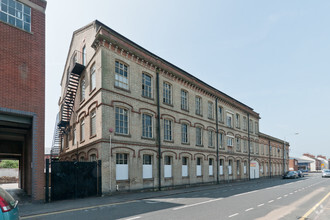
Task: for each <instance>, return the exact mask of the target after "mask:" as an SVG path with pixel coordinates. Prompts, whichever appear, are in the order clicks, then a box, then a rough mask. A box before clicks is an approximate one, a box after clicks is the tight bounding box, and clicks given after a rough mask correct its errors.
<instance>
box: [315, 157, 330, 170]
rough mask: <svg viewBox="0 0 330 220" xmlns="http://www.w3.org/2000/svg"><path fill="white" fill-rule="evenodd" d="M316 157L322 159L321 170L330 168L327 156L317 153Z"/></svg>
mask: <svg viewBox="0 0 330 220" xmlns="http://www.w3.org/2000/svg"><path fill="white" fill-rule="evenodd" d="M316 158H317V159H318V160H320V162H321V164H320V167H321V170H323V169H329V163H328V160H327V158H326V156H323V155H317V157H316Z"/></svg>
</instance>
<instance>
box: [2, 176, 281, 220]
mask: <svg viewBox="0 0 330 220" xmlns="http://www.w3.org/2000/svg"><path fill="white" fill-rule="evenodd" d="M278 179H279V177H273V178H272V179H257V180H250V181H249V182H250V183H252V182H254V183H261V182H265V181H267V182H271V181H276V180H278ZM246 183H247V182H246V181H242V182H232V183H228V182H226V183H220V184H211V185H202V186H191V187H187V188H180V189H172V190H162V191H147V192H126V193H125V192H120V193H115V194H112V195H107V196H102V197H88V198H83V199H75V200H62V201H54V202H50V203H32V202H31V198H30V197H29V196H27V195H26V194H25V193H24V192H23V191H22V190H21V189H17V188H16V189H10V186H4V185H6V184H3V185H0V186H1V187H3V188H7V191H8V192H9V193H11V194H12V196H13V197H14V198H15V199H17V200H19V210H20V216H21V217H23V219H24V217H28V216H33V215H40V214H44V213H52V212H63V211H65V210H80V209H84V208H87V207H89V208H91V207H93V206H99V205H111V204H116V203H125V202H130V201H135V200H143V199H151V198H155V197H165V196H170V195H176V194H184V193H191V192H198V191H205V190H212V189H219V188H225V187H232V186H237V185H243V184H246Z"/></svg>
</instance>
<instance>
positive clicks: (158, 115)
mask: <svg viewBox="0 0 330 220" xmlns="http://www.w3.org/2000/svg"><path fill="white" fill-rule="evenodd" d="M156 87H157V145H158V190H159V191H160V190H161V184H162V183H161V182H162V181H161V179H162V178H161V165H162V162H161V159H162V156H161V146H160V145H161V142H160V104H159V103H160V98H159V96H160V95H159V69H158V68H156Z"/></svg>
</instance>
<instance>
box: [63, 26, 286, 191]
mask: <svg viewBox="0 0 330 220" xmlns="http://www.w3.org/2000/svg"><path fill="white" fill-rule="evenodd" d="M61 86H62V88H61V97H60V100H59V109H60V120H59V123H58V125H59V127H60V129H61V142H62V144H61V148H60V152H61V153H60V159H61V160H79V161H95V160H102V190H103V193H108V192H111V191H114V190H116V189H119V190H133V189H143V188H158V187H159V188H160V187H173V186H178V185H190V184H201V183H207V182H217V181H239V180H244V179H248V178H251V179H254V178H261V177H269V176H274V175H281V174H282V173H283V172H284V171H285V170H287V168H288V161H289V160H288V158H289V157H288V152H289V150H288V149H289V143H287V142H285V143H284V142H283V140H280V139H277V138H274V137H271V136H269V135H266V134H261V133H260V132H259V119H260V117H259V114H258V113H257V112H255V111H254V110H253V109H252V108H251V107H249V106H247V105H245V104H243V103H241V102H240V101H238V100H236V99H234V98H232V97H230V96H229V95H227V94H225V93H223V92H221V91H219V90H217V89H216V88H213V87H211V86H210V85H208V84H206V83H204V82H203V81H201V80H200V79H198V78H196V77H194V76H192V75H190V74H189V73H187V72H185V71H184V70H182V69H180V68H179V67H177V66H175V65H173V64H171V63H169V62H168V61H166V60H164V59H162V58H160V57H158V56H156V55H155V54H153V53H151V52H150V51H148V50H146V49H144V48H142V47H141V46H139V45H137V44H135V43H134V42H132V41H131V40H129V39H127V38H126V37H124V36H122V35H120V34H119V33H117V32H115V31H114V30H112V29H111V28H109V27H107V26H106V25H104V24H102V23H101V22H99V21H94V22H92V23H90V24H88V25H87V26H85V27H83V28H81V29H79V30H77V31H75V32H74V33H73V36H72V41H71V44H70V48H69V52H68V57H67V60H66V63H65V71H64V73H63V75H62V79H61ZM110 140H111V141H110Z"/></svg>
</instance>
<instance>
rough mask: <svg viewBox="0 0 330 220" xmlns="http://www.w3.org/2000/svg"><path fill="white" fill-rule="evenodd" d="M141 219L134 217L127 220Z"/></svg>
mask: <svg viewBox="0 0 330 220" xmlns="http://www.w3.org/2000/svg"><path fill="white" fill-rule="evenodd" d="M139 218H141V216H136V217H132V218H127V219H126V220H134V219H139Z"/></svg>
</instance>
